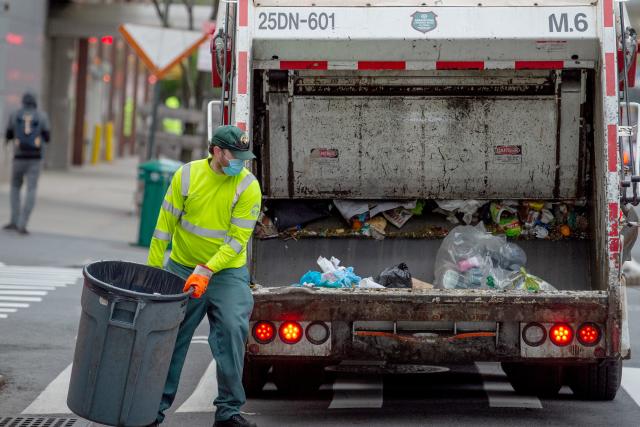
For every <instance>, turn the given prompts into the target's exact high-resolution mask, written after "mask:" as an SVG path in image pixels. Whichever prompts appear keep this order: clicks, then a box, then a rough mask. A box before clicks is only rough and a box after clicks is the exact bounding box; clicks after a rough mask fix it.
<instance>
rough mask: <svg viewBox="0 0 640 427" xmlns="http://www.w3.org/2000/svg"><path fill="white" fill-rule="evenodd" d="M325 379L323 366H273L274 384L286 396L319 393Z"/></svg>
mask: <svg viewBox="0 0 640 427" xmlns="http://www.w3.org/2000/svg"><path fill="white" fill-rule="evenodd" d="M324 379H325V373H324V366H323V365H317V364H312V363H286V362H282V363H276V364H274V365H273V382H274V384H275V385H276V387H278V390H279V391H280V392H282V393H285V394H293V393H310V392H314V391H317V390H318V388H319V387H320V386H321V385H322V384H323V383H324Z"/></svg>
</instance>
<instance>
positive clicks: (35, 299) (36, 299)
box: [0, 295, 42, 302]
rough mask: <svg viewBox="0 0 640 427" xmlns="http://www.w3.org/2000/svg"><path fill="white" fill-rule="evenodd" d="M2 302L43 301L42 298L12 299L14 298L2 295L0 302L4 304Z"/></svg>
mask: <svg viewBox="0 0 640 427" xmlns="http://www.w3.org/2000/svg"><path fill="white" fill-rule="evenodd" d="M2 301H22V302H40V301H42V298H40V297H12V296H4V295H0V302H2Z"/></svg>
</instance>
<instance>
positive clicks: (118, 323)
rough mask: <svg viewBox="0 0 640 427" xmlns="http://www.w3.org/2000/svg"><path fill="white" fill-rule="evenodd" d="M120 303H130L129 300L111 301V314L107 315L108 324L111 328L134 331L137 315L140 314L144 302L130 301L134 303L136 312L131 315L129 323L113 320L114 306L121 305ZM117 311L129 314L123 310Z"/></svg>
mask: <svg viewBox="0 0 640 427" xmlns="http://www.w3.org/2000/svg"><path fill="white" fill-rule="evenodd" d="M122 301H131V300H123V299H115V300H114V301H113V304H111V313H110V315H109V324H110V325H113V326H118V327H120V328H125V329H135V327H136V320H137V319H138V314H139V313H140V310H141V309H142V307H143V306H144V302H143V301H131V302H135V303H136V311H135V312H134V313H133V319H131V321H130V322H129V321H126V320H123V319H114V318H113V315H114V313H115V312H116V306H117V305H118V304H119V303H121V302H122ZM119 311H121V312H122V311H127V312H129V313H131V311H129V310H124V309H119Z"/></svg>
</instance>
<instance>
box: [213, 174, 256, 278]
mask: <svg viewBox="0 0 640 427" xmlns="http://www.w3.org/2000/svg"><path fill="white" fill-rule="evenodd" d="M261 201H262V193H261V192H260V185H259V184H258V181H253V182H252V183H251V184H250V185H249V187H247V189H246V190H245V191H244V192H243V193H242V194H241V195H240V198H239V199H238V203H237V204H236V206H235V208H234V209H233V212H231V225H230V226H229V230H228V232H227V238H226V239H225V243H224V244H223V245H222V246H220V249H218V251H217V252H216V254H215V255H214V256H213V257H211V259H210V260H209V261H208V262H207V264H206V267H207V268H209V269H211V270H212V271H213V272H214V273H215V272H218V271H220V270H224V269H225V268H228V264H229V262H230V261H231V260H232V259H233V258H235V257H237V256H238V254H240V253H242V251H244V250H245V249H246V247H247V243H248V242H249V239H250V238H251V234H252V233H253V229H254V227H255V225H256V221H257V219H258V216H259V215H260V203H261Z"/></svg>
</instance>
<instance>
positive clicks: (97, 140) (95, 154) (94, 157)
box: [91, 125, 102, 165]
mask: <svg viewBox="0 0 640 427" xmlns="http://www.w3.org/2000/svg"><path fill="white" fill-rule="evenodd" d="M101 142H102V126H100V125H95V127H94V128H93V148H92V150H91V164H92V165H95V164H96V163H98V159H100V145H101Z"/></svg>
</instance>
